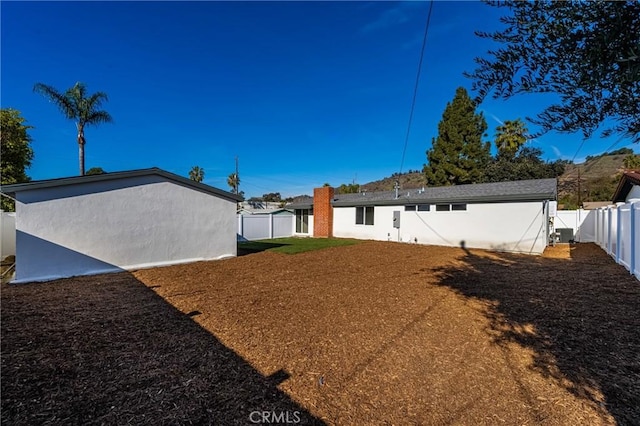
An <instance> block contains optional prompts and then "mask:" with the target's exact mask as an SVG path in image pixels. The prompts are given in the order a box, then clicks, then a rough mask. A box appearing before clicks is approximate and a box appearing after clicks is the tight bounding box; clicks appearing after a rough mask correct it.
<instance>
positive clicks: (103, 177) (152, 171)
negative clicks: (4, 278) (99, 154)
mask: <svg viewBox="0 0 640 426" xmlns="http://www.w3.org/2000/svg"><path fill="white" fill-rule="evenodd" d="M149 175H157V176H162V177H164V178H166V179H168V180H171V181H174V182H176V183H179V184H182V185H185V186H189V187H192V188H194V189H198V190H200V191H204V192H207V193H209V194H213V195H217V196H219V197H223V198H227V199H229V200H232V201H236V202H240V201H243V200H244V198H243V197H241V196H239V195H236V194H232V193H231V192H228V191H224V190H222V189H219V188H215V187H213V186H210V185H207V184H204V183H201V182H196V181H193V180H191V179H188V178H186V177H183V176H180V175H177V174H175V173H171V172H167V171H166V170H162V169H160V168H158V167H151V168H148V169H137V170H128V171H123V172H109V173H102V174H99V175H84V176H72V177H64V178H56V179H47V180H39V181H31V182H24V183H15V184H10V185H0V192H3V193H5V194H11V193H16V192H21V191H32V190H36V189H45V188H55V187H59V186H69V185H78V184H83V183H92V182H103V181H108V180H117V179H127V178H132V177H139V176H149Z"/></svg>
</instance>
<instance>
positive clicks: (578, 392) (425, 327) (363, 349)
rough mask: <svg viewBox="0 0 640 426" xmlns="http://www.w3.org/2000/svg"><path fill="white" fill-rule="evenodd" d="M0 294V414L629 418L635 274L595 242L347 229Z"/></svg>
mask: <svg viewBox="0 0 640 426" xmlns="http://www.w3.org/2000/svg"><path fill="white" fill-rule="evenodd" d="M1 296H2V311H1V313H2V354H1V359H2V377H1V379H2V384H1V386H2V389H1V391H2V395H1V396H2V423H3V424H60V423H64V424H69V423H76V424H77V423H83V424H84V423H94V424H98V423H100V424H103V423H105V424H128V423H131V424H139V423H149V424H156V423H157V424H169V423H171V424H175V423H179V424H188V423H196V424H198V423H199V424H202V423H210V424H251V420H252V418H251V417H250V416H251V413H252V412H254V411H260V412H266V413H267V416H269V415H273V414H274V413H275V414H276V415H284V414H285V413H286V415H288V416H289V418H288V420H290V421H292V422H294V421H296V420H298V419H299V420H300V423H302V424H310V423H322V422H324V423H327V424H337V425H343V424H354V425H364V424H429V425H431V424H432V425H441V424H460V425H468V424H487V425H493V424H509V425H527V424H529V425H532V424H548V425H567V424H616V423H617V424H638V423H640V331H639V330H640V315H638V312H639V311H638V307H639V306H640V283H639V282H638V281H637V280H636V279H635V278H633V277H631V276H629V274H628V272H627V271H626V270H625V269H624V268H623V267H621V266H619V265H616V264H615V263H614V262H613V260H612V259H610V258H609V257H608V256H607V255H606V254H605V253H604V252H603V251H602V250H601V249H600V248H598V247H596V246H594V245H592V244H581V245H575V246H568V245H559V246H558V247H555V248H550V249H549V250H547V252H546V253H545V255H544V256H540V257H536V256H526V255H514V254H504V253H491V252H486V251H482V250H470V251H469V250H463V249H459V248H445V247H434V246H420V245H409V244H399V243H386V242H364V243H362V244H358V245H354V246H347V247H336V248H331V249H325V250H320V251H313V252H306V253H302V254H297V255H284V254H276V253H270V252H262V253H256V254H251V255H248V256H243V257H239V258H235V259H229V260H224V261H215V262H201V263H195V264H189V265H179V266H172V267H167V268H156V269H148V270H141V271H137V272H135V273H133V274H128V273H121V274H112V275H102V276H95V277H82V278H76V279H68V280H59V281H55V282H50V283H40V284H26V285H16V286H7V285H4V286H2V295H1ZM270 413H272V414H270ZM253 419H255V417H253ZM280 419H281V420H282V419H283V417H280ZM270 420H273V417H271V418H270ZM281 423H284V421H282V422H281Z"/></svg>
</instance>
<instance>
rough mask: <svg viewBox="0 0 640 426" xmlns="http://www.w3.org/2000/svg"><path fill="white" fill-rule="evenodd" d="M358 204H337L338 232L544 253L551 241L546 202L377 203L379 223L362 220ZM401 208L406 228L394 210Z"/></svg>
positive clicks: (375, 216)
mask: <svg viewBox="0 0 640 426" xmlns="http://www.w3.org/2000/svg"><path fill="white" fill-rule="evenodd" d="M355 209H356V208H355V207H335V208H334V210H333V212H334V213H333V214H334V216H333V220H334V228H333V229H334V235H335V236H336V237H343V238H361V239H372V240H382V241H387V240H389V241H405V242H414V241H415V239H417V242H418V243H419V244H434V245H444V246H460V245H461V243H462V241H464V245H465V246H466V247H474V248H484V249H492V250H501V251H513V252H521V253H531V254H539V253H542V252H543V251H544V248H545V247H546V242H547V227H546V214H545V213H544V212H543V203H542V202H522V203H491V204H488V203H487V204H467V210H466V211H445V212H438V211H435V205H433V204H432V205H431V210H430V211H428V212H418V211H409V212H406V211H404V206H376V207H375V212H374V225H372V226H371V225H356V224H355V217H356V213H355ZM394 211H400V212H401V213H400V229H399V230H398V229H396V228H394V227H393V212H394Z"/></svg>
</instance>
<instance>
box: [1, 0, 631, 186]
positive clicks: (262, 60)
mask: <svg viewBox="0 0 640 426" xmlns="http://www.w3.org/2000/svg"><path fill="white" fill-rule="evenodd" d="M0 8H1V9H0V12H1V20H2V22H1V23H2V29H1V36H2V39H1V73H2V74H1V80H0V81H1V92H0V93H1V95H0V96H1V97H0V102H1V105H2V107H3V108H9V107H10V108H15V109H18V110H20V111H21V112H22V115H23V116H24V117H25V118H26V119H27V120H28V123H29V124H30V125H32V126H34V127H35V129H33V130H32V131H31V135H32V137H33V148H34V150H35V155H36V156H35V160H34V162H33V165H32V167H31V168H30V169H29V170H28V174H29V175H30V176H31V177H32V179H35V180H38V179H48V178H57V177H65V176H73V175H77V173H78V150H77V144H76V138H75V126H74V124H73V123H72V122H71V121H69V120H66V119H65V118H64V117H63V116H62V115H61V113H60V112H59V111H58V110H57V109H56V107H55V106H54V105H53V104H50V103H49V102H48V101H47V100H46V99H44V98H43V97H42V96H41V95H38V94H36V93H33V91H32V89H33V85H34V83H36V82H42V83H45V84H49V85H52V86H54V87H57V88H58V89H60V90H63V89H66V88H68V87H71V86H72V85H73V84H74V83H75V82H76V81H82V82H84V83H85V84H87V86H88V89H89V91H90V92H94V91H104V92H106V93H107V94H108V95H109V102H108V103H106V104H105V105H104V107H105V109H106V110H107V111H109V112H110V113H111V115H112V116H113V118H114V123H112V124H104V125H100V126H99V127H90V128H88V129H87V130H86V138H87V145H86V165H87V168H90V167H94V166H99V167H102V168H103V169H105V170H107V171H120V170H130V169H138V168H146V167H153V166H157V167H160V168H163V169H165V170H168V171H170V172H173V173H177V174H180V175H184V176H186V175H188V172H189V170H190V169H191V167H192V166H195V165H198V166H200V167H202V168H204V170H205V180H204V182H205V183H207V184H210V185H213V186H217V187H220V188H222V189H228V187H227V185H226V177H227V176H228V175H229V173H231V172H233V171H234V167H235V163H234V161H235V157H236V156H238V158H239V163H240V178H241V184H240V189H241V190H243V191H245V195H246V196H247V197H251V196H260V195H262V194H264V193H267V192H280V193H281V194H282V195H283V196H293V195H298V194H311V192H312V189H313V188H314V187H316V186H321V185H322V184H323V183H325V182H329V183H330V184H332V185H335V186H337V185H340V184H341V183H351V182H352V181H354V180H355V181H356V182H357V183H366V182H369V181H372V180H376V179H381V178H383V177H386V176H389V175H391V174H392V173H394V172H397V171H399V169H400V164H401V159H402V151H403V147H404V141H405V134H406V131H407V123H408V120H409V111H410V107H411V99H412V96H413V88H414V84H415V78H416V71H417V65H418V60H419V56H420V49H421V47H422V37H423V34H424V27H425V21H426V17H427V12H428V8H429V3H428V2H403V3H398V2H188V3H187V2H12V1H3V2H2V3H1V5H0ZM502 13H504V11H503V10H501V9H496V8H493V7H490V6H487V5H485V4H482V3H478V2H435V3H434V6H433V13H432V17H431V26H430V28H429V35H428V41H427V47H426V51H425V57H424V63H423V69H422V75H421V78H420V85H419V89H418V96H417V101H416V108H415V113H414V118H413V125H412V128H411V134H410V138H409V141H408V145H407V151H406V157H405V162H404V167H403V171H407V170H409V169H413V170H416V169H422V166H423V164H424V163H425V162H426V156H425V151H426V150H427V149H428V148H429V147H430V146H431V140H432V138H433V137H435V136H436V135H437V125H438V122H439V121H440V118H441V116H442V112H443V110H444V108H445V105H446V104H447V102H449V101H451V99H452V98H453V95H454V93H455V89H456V88H457V87H459V86H463V87H466V88H467V89H470V87H471V82H470V81H469V80H468V79H466V78H465V77H464V76H463V75H462V73H463V71H471V70H472V69H473V68H474V62H473V58H474V57H476V56H482V55H483V54H485V52H486V51H487V49H489V48H490V47H491V45H490V42H488V41H486V40H482V39H479V38H478V37H476V36H475V35H474V34H473V31H474V30H485V31H486V30H492V29H496V28H499V25H500V24H499V21H498V18H499V16H500V15H501V14H502ZM545 104H546V103H545V100H544V99H542V98H541V97H539V96H534V95H525V96H521V97H518V98H515V99H512V100H510V101H508V102H505V101H500V100H490V99H489V100H486V101H485V102H484V103H483V104H481V105H480V107H479V109H480V110H481V111H483V113H484V114H485V117H486V119H487V123H488V124H489V136H491V137H492V136H493V133H494V131H495V127H496V126H497V125H498V120H508V119H515V118H518V117H525V116H527V115H534V114H535V113H536V112H537V111H539V110H541V109H542V107H544V105H545ZM530 129H531V130H535V128H533V127H530ZM581 142H582V139H581V135H579V134H575V135H567V134H556V133H550V134H547V135H545V136H543V137H541V138H540V139H538V140H536V141H533V142H532V143H533V144H534V145H535V146H538V147H539V148H541V149H542V150H543V151H544V158H545V159H550V160H554V159H557V158H563V159H571V158H572V157H573V156H574V155H575V154H576V151H577V150H578V147H579V145H580V144H581ZM614 142H616V139H615V137H614V138H609V139H600V138H599V137H598V138H593V139H591V140H588V141H586V142H585V143H584V146H583V147H582V149H580V151H579V152H578V155H577V157H576V161H578V160H581V159H583V158H584V157H585V156H587V155H594V154H599V153H601V152H603V151H604V150H606V149H607V148H608V147H609V146H610V145H612V144H613V143H614ZM629 143H630V141H625V140H623V141H621V142H620V143H619V144H618V145H616V147H615V149H617V148H621V147H624V146H628V145H629ZM634 149H636V150H637V148H636V147H634Z"/></svg>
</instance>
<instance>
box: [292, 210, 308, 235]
mask: <svg viewBox="0 0 640 426" xmlns="http://www.w3.org/2000/svg"><path fill="white" fill-rule="evenodd" d="M310 214H312V213H311V209H296V233H298V234H308V233H309V215H310Z"/></svg>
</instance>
